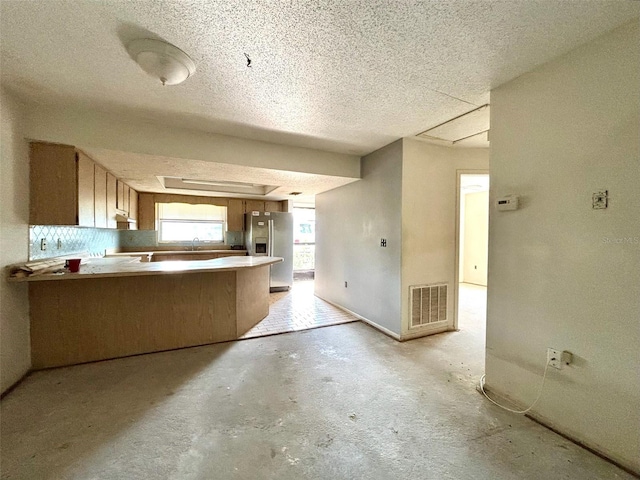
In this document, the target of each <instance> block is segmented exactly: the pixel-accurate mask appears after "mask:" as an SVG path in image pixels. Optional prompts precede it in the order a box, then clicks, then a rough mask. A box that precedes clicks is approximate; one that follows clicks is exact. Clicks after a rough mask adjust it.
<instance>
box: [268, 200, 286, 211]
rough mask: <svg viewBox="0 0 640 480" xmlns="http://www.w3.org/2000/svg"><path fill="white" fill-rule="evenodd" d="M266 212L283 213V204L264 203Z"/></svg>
mask: <svg viewBox="0 0 640 480" xmlns="http://www.w3.org/2000/svg"><path fill="white" fill-rule="evenodd" d="M264 211H265V212H281V211H282V203H281V202H269V201H265V202H264Z"/></svg>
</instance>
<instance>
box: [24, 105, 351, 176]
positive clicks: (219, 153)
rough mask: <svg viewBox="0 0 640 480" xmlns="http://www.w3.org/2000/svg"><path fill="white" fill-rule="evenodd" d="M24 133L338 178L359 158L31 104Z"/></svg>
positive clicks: (93, 145) (348, 173) (35, 137)
mask: <svg viewBox="0 0 640 480" xmlns="http://www.w3.org/2000/svg"><path fill="white" fill-rule="evenodd" d="M26 135H27V137H28V138H30V139H33V140H41V141H49V142H56V143H66V144H69V145H76V146H79V147H83V148H104V149H111V150H117V151H125V152H133V153H141V154H147V155H162V156H167V157H173V158H185V159H192V160H204V161H208V162H219V163H229V164H239V165H248V166H252V167H262V168H271V169H275V170H286V171H293V172H306V173H314V174H321V175H335V176H339V177H353V178H358V177H359V176H360V157H359V156H356V155H345V154H340V153H332V152H325V151H321V150H314V149H310V148H302V147H292V146H287V145H279V144H275V143H269V142H262V141H257V140H248V139H244V138H239V137H230V136H226V135H218V134H214V133H208V132H204V131H200V130H189V129H184V128H176V127H172V126H167V125H162V124H160V123H152V122H149V121H148V120H142V119H137V118H133V117H124V116H115V115H112V114H104V113H101V112H99V111H95V110H87V109H73V108H61V107H55V106H42V105H37V106H32V107H30V108H29V110H28V114H27V116H26Z"/></svg>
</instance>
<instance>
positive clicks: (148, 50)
mask: <svg viewBox="0 0 640 480" xmlns="http://www.w3.org/2000/svg"><path fill="white" fill-rule="evenodd" d="M127 50H128V51H129V55H131V58H133V59H134V60H135V61H136V62H137V63H138V65H140V67H141V68H142V69H143V70H144V71H145V72H147V73H148V74H149V75H151V76H152V77H155V78H158V79H160V82H162V85H178V84H179V83H182V82H184V81H185V80H186V79H187V78H189V77H190V76H191V75H193V74H194V73H195V71H196V64H195V63H193V60H191V58H189V55H187V54H186V53H184V52H183V51H182V50H180V49H179V48H178V47H176V46H174V45H171V44H170V43H167V42H163V41H162V40H153V39H151V38H141V39H138V40H134V41H132V42H131V43H130V44H129V45H128V47H127Z"/></svg>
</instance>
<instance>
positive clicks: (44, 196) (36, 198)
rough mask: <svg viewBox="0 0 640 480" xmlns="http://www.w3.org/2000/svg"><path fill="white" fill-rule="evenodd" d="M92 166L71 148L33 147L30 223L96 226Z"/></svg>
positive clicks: (89, 160)
mask: <svg viewBox="0 0 640 480" xmlns="http://www.w3.org/2000/svg"><path fill="white" fill-rule="evenodd" d="M94 166H95V164H94V162H93V160H91V159H90V158H89V157H87V156H86V155H85V154H84V153H82V152H79V151H77V150H76V149H75V148H74V147H72V146H69V145H54V144H50V143H32V144H31V145H30V162H29V169H30V172H29V179H30V188H29V197H30V204H29V205H30V206H29V210H30V211H29V223H30V224H31V225H80V226H83V227H93V226H95V211H94V208H95V205H94V197H95V185H94V181H95V179H94V175H95V171H94Z"/></svg>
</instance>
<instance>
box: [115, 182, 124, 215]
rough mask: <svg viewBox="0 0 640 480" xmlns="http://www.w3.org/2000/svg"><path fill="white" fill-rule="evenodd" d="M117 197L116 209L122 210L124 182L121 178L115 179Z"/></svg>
mask: <svg viewBox="0 0 640 480" xmlns="http://www.w3.org/2000/svg"><path fill="white" fill-rule="evenodd" d="M116 185H117V188H118V190H117V192H118V198H117V201H116V208H117V209H118V210H124V183H122V181H121V180H116Z"/></svg>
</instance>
